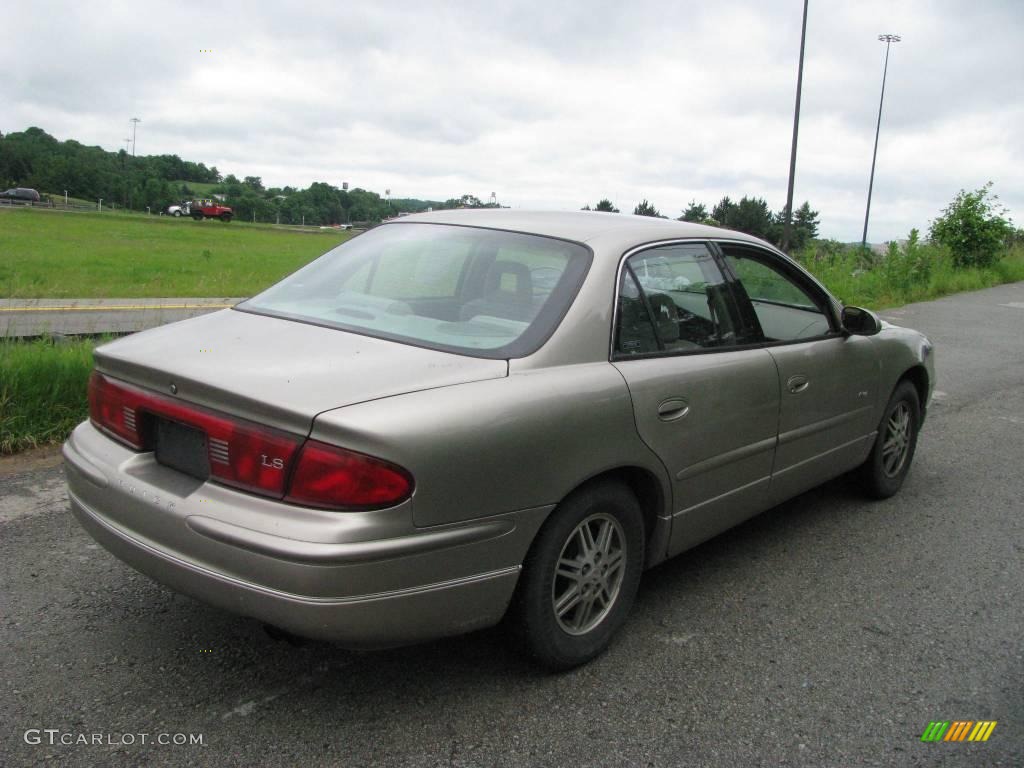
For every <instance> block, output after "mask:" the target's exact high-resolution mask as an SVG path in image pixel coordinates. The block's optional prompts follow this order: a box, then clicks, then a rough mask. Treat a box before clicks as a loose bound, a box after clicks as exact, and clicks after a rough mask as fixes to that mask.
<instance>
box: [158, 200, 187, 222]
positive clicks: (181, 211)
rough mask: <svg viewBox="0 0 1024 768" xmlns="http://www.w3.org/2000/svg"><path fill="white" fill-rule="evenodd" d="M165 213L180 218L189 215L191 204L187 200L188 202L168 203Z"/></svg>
mask: <svg viewBox="0 0 1024 768" xmlns="http://www.w3.org/2000/svg"><path fill="white" fill-rule="evenodd" d="M164 213H166V214H167V215H168V216H174V217H175V218H180V217H182V216H188V215H189V204H188V203H187V202H186V203H180V204H174V205H168V206H167V208H166V210H165V211H164Z"/></svg>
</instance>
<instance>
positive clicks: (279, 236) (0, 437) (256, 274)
mask: <svg viewBox="0 0 1024 768" xmlns="http://www.w3.org/2000/svg"><path fill="white" fill-rule="evenodd" d="M342 239H344V235H341V236H338V235H335V234H333V233H331V234H327V235H324V236H322V237H321V236H308V235H307V236H303V235H299V234H295V233H290V232H281V231H278V230H274V229H270V228H268V227H266V226H259V225H257V226H255V227H254V226H252V225H248V226H247V225H245V224H242V223H240V222H232V223H231V224H228V225H224V224H221V223H220V222H213V221H211V222H202V223H195V222H192V221H191V220H187V221H181V220H168V219H153V218H147V217H141V216H138V215H135V216H124V217H118V216H111V215H108V214H102V215H90V214H47V213H43V212H31V211H27V212H26V211H21V212H13V213H7V214H5V213H4V212H0V256H2V257H3V258H2V259H0V296H10V297H26V298H27V297H92V296H109V297H141V296H245V295H249V294H251V293H253V292H255V291H257V290H259V289H260V288H262V287H264V286H266V285H269V284H270V283H272V282H274V281H275V280H277V279H278V278H280V277H281V276H283V275H284V274H287V273H288V272H290V271H291V270H293V269H295V268H296V267H298V266H300V265H301V264H303V263H305V262H306V261H309V260H310V259H311V258H313V257H314V256H316V255H318V254H319V253H320V252H322V251H324V250H327V248H329V247H331V246H332V245H334V244H335V243H336V242H338V241H340V240H342ZM204 252H205V253H204ZM797 255H798V257H799V258H800V260H801V261H802V262H803V263H805V264H806V265H807V267H808V268H809V269H810V270H811V271H812V272H814V273H815V274H816V275H817V276H818V277H819V278H820V279H821V280H822V281H823V282H824V283H825V285H827V286H828V287H829V288H830V289H831V290H832V291H833V292H834V293H835V294H836V295H837V296H839V297H840V298H841V299H842V300H843V301H844V302H846V303H849V304H856V305H860V306H865V307H870V308H875V309H880V308H883V307H891V306H897V305H900V304H905V303H909V302H913V301H924V300H928V299H932V298H936V297H938V296H942V295H946V294H950V293H956V292H959V291H969V290H977V289H980V288H986V287H989V286H992V285H997V284H999V283H1004V282H1012V281H1017V280H1024V248H1022V247H1020V246H1018V247H1016V248H1014V249H1012V250H1010V251H1009V252H1008V253H1007V254H1005V255H1004V257H1003V258H1002V259H1001V260H1000V261H998V262H996V264H995V265H994V266H992V267H989V268H985V269H977V268H971V269H957V270H955V269H953V266H952V262H951V260H950V258H949V256H948V254H947V253H946V252H945V251H943V250H942V249H939V248H935V247H932V246H923V245H919V244H913V245H910V246H907V247H905V248H904V249H902V250H897V251H895V252H891V253H890V254H889V255H888V256H886V257H877V258H872V259H865V257H864V256H863V255H859V254H858V253H856V252H854V251H850V250H834V251H828V250H827V249H823V248H822V247H820V246H819V247H811V248H808V249H807V250H806V251H804V252H803V253H800V254H797ZM95 344H96V342H95V341H93V340H79V341H72V342H68V343H53V342H50V341H46V340H43V341H34V342H29V343H19V342H14V341H7V342H4V341H3V340H0V453H14V452H17V451H20V450H24V449H26V448H31V447H34V446H36V445H43V444H46V443H50V442H58V441H60V440H63V439H64V438H65V437H66V435H67V433H68V432H69V431H70V430H71V428H72V427H73V426H74V425H75V424H77V423H78V422H79V421H81V420H82V419H84V418H85V416H86V411H87V408H86V401H85V384H86V380H87V379H88V376H89V371H90V369H91V367H92V349H93V347H94V346H95Z"/></svg>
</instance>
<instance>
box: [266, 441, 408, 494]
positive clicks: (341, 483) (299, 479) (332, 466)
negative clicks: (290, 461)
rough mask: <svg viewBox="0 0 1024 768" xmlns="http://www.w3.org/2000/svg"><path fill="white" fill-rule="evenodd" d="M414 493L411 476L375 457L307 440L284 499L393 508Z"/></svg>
mask: <svg viewBox="0 0 1024 768" xmlns="http://www.w3.org/2000/svg"><path fill="white" fill-rule="evenodd" d="M411 494H412V477H410V476H409V473H408V472H406V471H405V470H404V469H402V468H401V467H398V466H396V465H394V464H391V463H389V462H387V461H383V460H381V459H375V458H374V457H372V456H366V455H364V454H362V453H355V452H354V451H346V450H345V449H344V448H337V447H335V446H333V445H327V444H326V443H321V442H318V441H316V440H307V441H306V444H305V445H304V446H302V450H301V451H300V452H299V457H298V460H297V464H296V466H295V472H294V473H293V474H292V482H291V486H290V488H289V490H288V495H287V496H286V497H285V501H290V502H292V503H293V504H303V505H306V506H314V507H328V508H334V509H339V508H344V509H372V508H380V507H390V506H393V505H395V504H398V503H399V502H401V501H405V500H406V499H407V498H409V496H410V495H411Z"/></svg>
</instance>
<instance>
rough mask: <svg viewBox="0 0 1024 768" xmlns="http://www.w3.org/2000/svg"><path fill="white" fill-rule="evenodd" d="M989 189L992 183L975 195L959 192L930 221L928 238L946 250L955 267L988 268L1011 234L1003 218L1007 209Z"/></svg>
mask: <svg viewBox="0 0 1024 768" xmlns="http://www.w3.org/2000/svg"><path fill="white" fill-rule="evenodd" d="M991 190H992V182H991V181H990V182H989V183H988V184H986V185H985V186H984V187H982V188H981V189H978V190H976V191H974V192H966V191H965V190H962V189H961V190H960V193H959V194H958V195H957V196H956V198H955V199H954V200H953V202H952V203H950V204H949V205H948V206H947V207H946V209H945V210H944V211H943V212H942V215H941V216H939V218H937V219H936V220H935V221H934V222H932V227H931V232H930V233H929V234H930V237H931V239H932V240H933V241H935V242H936V243H939V244H940V245H944V246H946V247H947V248H948V249H949V251H950V253H951V254H952V255H953V265H954V266H955V267H957V268H963V267H988V266H991V265H992V264H994V263H995V262H996V261H998V259H999V255H1000V253H1001V251H1002V250H1003V249H1004V248H1005V247H1006V242H1007V240H1009V238H1011V237H1012V236H1013V234H1014V230H1013V226H1012V225H1011V223H1010V222H1009V221H1008V220H1007V219H1005V218H1003V215H1002V214H1004V213H1006V209H1005V208H1004V207H1003V206H1002V205H1001V204H1000V203H999V202H998V200H999V197H998V196H997V195H990V193H991Z"/></svg>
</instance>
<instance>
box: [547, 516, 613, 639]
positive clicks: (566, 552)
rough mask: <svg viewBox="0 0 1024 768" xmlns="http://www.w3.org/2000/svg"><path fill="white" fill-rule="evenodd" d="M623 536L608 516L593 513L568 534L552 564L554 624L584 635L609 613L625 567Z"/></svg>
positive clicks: (571, 633) (575, 633)
mask: <svg viewBox="0 0 1024 768" xmlns="http://www.w3.org/2000/svg"><path fill="white" fill-rule="evenodd" d="M625 565H626V536H625V534H624V533H623V530H622V526H621V525H620V524H619V522H618V520H616V519H615V518H614V517H612V516H611V515H606V514H594V515H591V516H590V517H588V518H586V519H585V520H583V521H582V522H581V523H580V524H579V525H577V526H576V527H575V528H574V529H573V531H572V533H570V534H569V537H568V539H566V541H565V544H564V545H563V546H562V551H561V553H560V554H559V556H558V562H557V564H556V565H555V578H554V580H553V582H552V585H551V606H552V609H553V610H554V613H555V618H556V619H557V621H558V625H559V626H560V627H561V628H562V630H564V631H565V632H567V633H568V634H570V635H584V634H586V633H587V632H589V631H590V630H592V629H593V628H594V627H596V626H597V625H598V624H600V623H601V622H602V621H603V620H604V619H605V617H607V616H608V614H609V613H610V612H611V610H612V607H613V606H614V605H615V601H616V599H617V598H618V596H619V592H620V590H621V587H622V579H623V576H624V575H625V572H626V569H625Z"/></svg>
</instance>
